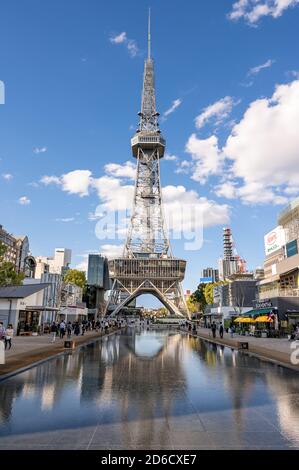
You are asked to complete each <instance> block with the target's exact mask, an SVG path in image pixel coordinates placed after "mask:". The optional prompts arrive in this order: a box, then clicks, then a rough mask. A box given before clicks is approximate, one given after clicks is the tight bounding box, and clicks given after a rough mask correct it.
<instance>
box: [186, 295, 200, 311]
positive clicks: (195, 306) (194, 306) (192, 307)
mask: <svg viewBox="0 0 299 470" xmlns="http://www.w3.org/2000/svg"><path fill="white" fill-rule="evenodd" d="M187 307H188V310H189V312H190V313H198V311H199V305H198V303H197V302H195V301H194V300H192V299H191V297H190V298H189V299H188V300H187Z"/></svg>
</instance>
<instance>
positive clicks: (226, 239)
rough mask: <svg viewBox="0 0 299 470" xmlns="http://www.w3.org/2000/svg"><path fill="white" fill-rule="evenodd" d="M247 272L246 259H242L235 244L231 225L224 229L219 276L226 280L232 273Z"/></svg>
mask: <svg viewBox="0 0 299 470" xmlns="http://www.w3.org/2000/svg"><path fill="white" fill-rule="evenodd" d="M245 272H246V261H245V260H244V259H242V258H241V257H240V256H239V255H238V253H237V250H236V247H235V246H234V242H233V237H232V232H231V229H230V228H229V227H226V228H224V229H223V257H222V258H220V259H219V278H220V280H225V279H227V278H228V277H229V276H231V275H232V274H237V273H239V274H242V273H245Z"/></svg>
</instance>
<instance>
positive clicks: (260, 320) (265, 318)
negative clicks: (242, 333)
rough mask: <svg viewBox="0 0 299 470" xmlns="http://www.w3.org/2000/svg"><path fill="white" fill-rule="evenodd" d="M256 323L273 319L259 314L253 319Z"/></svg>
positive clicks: (268, 321)
mask: <svg viewBox="0 0 299 470" xmlns="http://www.w3.org/2000/svg"><path fill="white" fill-rule="evenodd" d="M254 321H255V322H256V323H273V319H272V318H271V317H268V316H267V315H261V316H260V317H257V318H256V319H255V320H254Z"/></svg>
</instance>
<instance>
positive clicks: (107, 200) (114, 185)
mask: <svg viewBox="0 0 299 470" xmlns="http://www.w3.org/2000/svg"><path fill="white" fill-rule="evenodd" d="M93 187H94V188H95V189H96V190H97V193H98V196H99V198H100V200H101V203H102V204H101V207H100V208H99V210H100V211H101V210H107V211H125V210H127V209H131V207H132V204H133V196H134V186H133V185H126V184H124V185H123V184H122V181H121V180H119V179H117V178H112V177H110V176H101V177H100V178H94V179H93Z"/></svg>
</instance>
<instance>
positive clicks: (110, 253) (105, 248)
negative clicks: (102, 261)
mask: <svg viewBox="0 0 299 470" xmlns="http://www.w3.org/2000/svg"><path fill="white" fill-rule="evenodd" d="M123 250H124V247H123V245H114V244H109V243H108V244H105V245H101V247H100V252H101V254H102V255H104V256H107V258H108V259H113V258H118V257H119V256H122V254H123Z"/></svg>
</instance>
